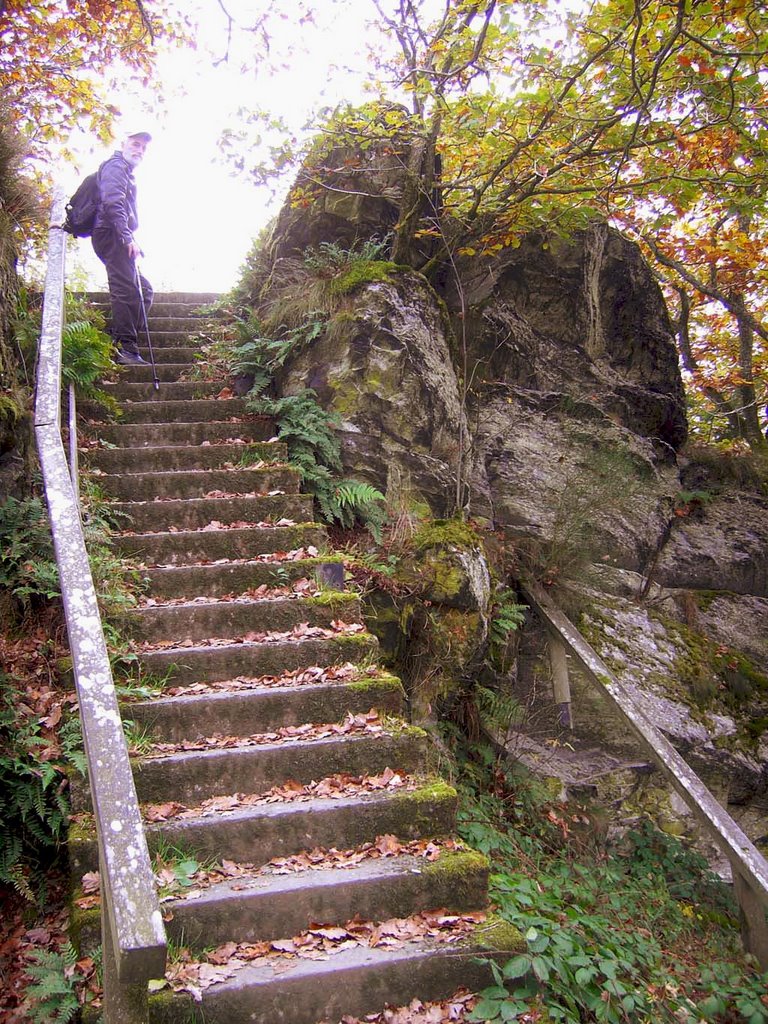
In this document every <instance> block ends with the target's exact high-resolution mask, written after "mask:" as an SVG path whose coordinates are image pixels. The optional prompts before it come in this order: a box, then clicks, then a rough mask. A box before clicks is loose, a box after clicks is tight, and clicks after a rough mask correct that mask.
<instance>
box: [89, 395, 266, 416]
mask: <svg viewBox="0 0 768 1024" xmlns="http://www.w3.org/2000/svg"><path fill="white" fill-rule="evenodd" d="M157 395H158V397H157V398H155V399H154V400H152V401H149V402H124V403H123V404H121V406H120V423H176V422H184V423H187V422H193V421H194V422H202V421H205V420H219V421H220V420H230V419H232V418H233V417H237V418H238V419H239V418H241V417H247V416H248V415H249V414H248V412H247V410H246V408H245V403H244V401H243V400H242V398H197V399H182V400H179V401H174V400H172V399H171V400H168V399H165V398H163V397H162V396H161V395H160V393H159V392H158V393H157ZM80 408H81V413H82V415H83V416H84V417H85V418H86V419H88V420H106V419H107V418H108V417H109V413H108V412H107V410H106V409H105V408H104V407H103V406H100V405H97V404H95V403H93V402H82V403H81V407H80Z"/></svg>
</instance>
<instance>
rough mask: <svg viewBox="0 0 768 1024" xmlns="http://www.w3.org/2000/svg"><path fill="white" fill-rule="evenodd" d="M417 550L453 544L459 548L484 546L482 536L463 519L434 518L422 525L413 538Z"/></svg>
mask: <svg viewBox="0 0 768 1024" xmlns="http://www.w3.org/2000/svg"><path fill="white" fill-rule="evenodd" d="M413 545H414V548H415V549H416V550H417V551H423V550H424V549H425V548H431V547H445V546H450V545H453V546H454V547H458V548H478V547H481V546H482V542H481V540H480V537H479V536H478V534H477V533H475V531H474V530H473V529H472V528H471V527H470V526H468V525H467V524H466V523H465V522H464V521H463V520H462V519H458V518H456V519H434V520H433V521H432V522H430V523H427V524H425V525H424V526H422V527H421V528H420V529H419V530H418V531H417V533H416V535H415V536H414V538H413Z"/></svg>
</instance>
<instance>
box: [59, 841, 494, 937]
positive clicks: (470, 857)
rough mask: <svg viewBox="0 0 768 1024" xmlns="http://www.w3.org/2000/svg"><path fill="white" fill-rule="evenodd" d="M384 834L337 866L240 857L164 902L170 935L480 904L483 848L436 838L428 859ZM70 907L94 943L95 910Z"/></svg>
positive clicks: (278, 930)
mask: <svg viewBox="0 0 768 1024" xmlns="http://www.w3.org/2000/svg"><path fill="white" fill-rule="evenodd" d="M387 838H388V837H387ZM382 839H383V841H382V842H381V843H380V847H381V848H382V849H384V850H387V853H386V854H385V855H382V856H380V857H378V856H371V853H373V854H377V853H378V850H377V849H376V846H374V847H373V849H371V847H367V846H364V847H362V848H360V849H359V850H352V851H350V853H351V856H350V858H349V862H348V863H347V864H345V865H344V866H343V867H341V868H339V867H322V866H321V864H322V861H321V863H320V864H318V865H313V866H312V868H309V867H307V868H306V869H304V870H295V871H292V872H291V873H290V874H288V873H281V868H280V867H279V865H276V866H275V867H272V866H271V865H265V866H264V867H263V868H262V869H261V870H257V869H255V868H254V867H253V866H251V868H250V870H249V868H248V866H247V865H238V870H237V873H236V874H234V875H233V877H231V878H225V879H223V880H221V881H216V882H212V883H211V884H210V885H206V886H201V885H198V884H194V883H193V885H192V887H191V889H190V891H189V898H187V896H186V894H185V893H181V894H179V895H178V896H176V897H173V898H170V899H166V900H164V902H163V910H164V911H165V917H166V929H167V932H168V936H169V938H170V939H171V941H173V942H174V943H175V944H176V945H177V946H182V945H183V946H185V947H186V948H188V949H191V950H200V949H204V948H208V949H210V948H211V947H212V946H214V945H217V944H223V943H225V942H238V943H241V942H264V941H271V940H275V939H282V938H286V937H287V936H292V935H297V934H299V933H300V932H304V931H306V930H307V929H309V928H311V927H313V926H316V924H317V922H322V923H323V924H324V925H326V926H327V925H331V926H341V925H343V924H344V923H345V922H347V921H349V920H350V919H352V918H353V917H355V916H357V917H358V918H359V919H361V920H365V921H386V920H389V919H392V918H405V917H408V916H410V915H412V914H414V913H417V912H418V911H422V910H430V909H433V908H436V907H440V908H443V910H444V911H446V912H447V913H462V912H467V911H476V910H478V909H481V908H483V907H484V906H485V904H486V901H487V882H488V860H487V858H485V857H483V855H482V854H478V853H475V852H472V851H469V850H466V849H463V848H462V847H461V846H458V845H457V844H455V843H448V844H446V845H445V846H444V847H443V849H440V844H439V842H435V843H434V844H433V847H434V850H435V853H431V854H430V859H428V858H427V857H425V856H418V855H415V854H413V853H399V854H392V853H390V852H388V843H387V841H386V839H385V838H384V837H382ZM377 843H378V840H377ZM406 849H407V848H406ZM355 856H357V857H358V858H359V859H358V860H355ZM331 860H332V858H329V861H331ZM283 870H284V869H283ZM74 914H75V928H76V929H77V930H79V931H80V932H81V941H83V942H84V944H85V946H86V947H87V948H90V947H96V946H98V945H99V944H100V942H101V930H100V928H98V927H94V925H95V924H96V923H97V922H96V921H95V920H94V916H93V915H84V914H78V912H77V910H76V909H75V911H74ZM84 926H85V927H86V928H87V929H88V932H87V934H86V935H83V934H82V930H83V927H84Z"/></svg>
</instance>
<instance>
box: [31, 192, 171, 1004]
mask: <svg viewBox="0 0 768 1024" xmlns="http://www.w3.org/2000/svg"><path fill="white" fill-rule="evenodd" d="M63 214H64V203H63V200H62V199H61V197H59V198H57V200H56V201H55V202H54V208H53V212H52V216H51V228H50V232H49V247H48V269H47V273H46V280H45V298H44V302H43V324H42V331H41V337H40V352H39V359H38V370H37V394H36V398H35V436H36V439H37V448H38V453H39V456H40V466H41V468H42V473H43V484H44V490H45V499H46V502H47V504H48V514H49V518H50V522H51V533H52V536H53V544H54V549H55V552H56V564H57V566H58V570H59V582H60V585H61V595H62V602H63V604H64V614H65V618H66V622H67V634H68V637H69V647H70V651H71V654H72V665H73V670H74V677H75V687H76V689H77V698H78V705H79V709H80V719H81V722H82V727H83V744H84V747H85V754H86V759H87V762H88V775H89V781H90V786H91V797H92V802H93V810H94V818H95V821H96V832H97V838H98V846H99V868H100V872H101V882H102V888H101V892H102V899H101V908H102V910H101V912H102V934H103V937H104V961H105V964H104V1014H103V1019H104V1022H105V1024H146V1022H147V1021H148V1015H149V1010H148V995H147V992H148V986H147V983H148V981H149V980H150V979H151V978H158V977H162V976H163V974H164V972H165V956H166V938H165V928H164V925H163V920H162V915H161V914H160V908H159V903H158V899H157V893H156V892H155V884H154V876H153V873H152V865H151V863H150V859H149V852H148V850H147V843H146V837H145V835H144V826H143V823H142V820H141V815H140V813H139V805H138V800H137V798H136V788H135V786H134V782H133V775H132V773H131V766H130V762H129V759H128V749H127V747H126V744H125V736H124V734H123V728H122V721H121V718H120V711H119V708H118V704H117V696H116V694H115V685H114V682H113V679H112V670H111V667H110V663H109V656H108V653H107V647H106V643H105V640H104V632H103V629H102V625H101V616H100V614H99V607H98V602H97V599H96V591H95V589H94V585H93V578H92V576H91V569H90V564H89V561H88V553H87V551H86V548H85V541H84V538H83V531H82V526H81V523H80V512H79V508H78V501H77V497H76V494H75V490H74V488H73V485H72V478H71V476H70V469H69V466H68V465H67V459H66V455H65V452H64V445H63V442H62V437H61V335H62V327H63V314H64V258H65V253H66V240H65V238H64V232H63V231H62V230H61V227H60V225H61V224H62V222H63V219H64V218H63Z"/></svg>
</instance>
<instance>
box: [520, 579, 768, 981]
mask: <svg viewBox="0 0 768 1024" xmlns="http://www.w3.org/2000/svg"><path fill="white" fill-rule="evenodd" d="M523 591H524V593H525V596H526V599H527V600H528V601H529V602H530V604H531V607H532V608H533V610H534V611H535V612H536V613H537V614H538V615H539V616H540V617H541V619H542V620H543V622H544V624H545V625H546V627H547V629H548V631H549V633H550V636H551V637H552V638H553V639H554V641H555V644H563V645H564V647H565V649H566V651H567V652H568V653H569V654H570V655H571V657H572V658H573V659H574V660H575V662H576V663H577V664H578V666H579V668H580V669H581V671H582V672H583V674H584V676H585V677H586V679H587V680H588V681H589V682H590V683H592V684H594V685H595V686H596V687H599V689H600V691H601V692H602V693H603V694H605V697H606V699H607V700H609V701H610V702H611V704H612V705H613V706H614V708H615V709H616V710H617V711H618V712H619V714H620V716H621V718H622V719H623V720H624V722H626V723H627V724H628V725H629V726H630V728H631V730H632V732H633V733H634V734H635V736H637V737H638V738H639V739H640V741H641V742H642V745H643V746H644V747H645V749H646V750H647V751H648V753H649V754H650V755H651V758H652V759H653V761H654V762H655V763H656V765H657V766H658V767H659V768H660V769H661V771H662V772H663V773H664V775H665V776H666V778H667V779H668V781H669V782H670V783H671V784H672V786H673V787H674V789H675V790H676V791H677V793H679V794H680V796H681V797H682V798H683V800H684V801H685V803H686V804H687V805H688V807H689V808H690V810H691V812H692V814H693V815H694V816H695V818H696V819H697V820H698V822H699V823H700V824H701V825H702V826H703V827H704V828H705V830H706V831H707V832H708V834H709V836H710V837H711V838H712V839H713V840H714V842H715V843H716V844H717V846H718V848H719V849H720V850H721V851H722V853H723V854H724V856H725V857H727V859H728V862H729V864H730V866H731V871H732V873H733V886H734V892H735V895H736V898H737V900H738V903H739V910H740V913H741V931H742V939H743V941H744V946H745V948H746V949H747V951H748V952H750V953H752V954H753V955H754V956H755V957H756V958H757V960H758V962H759V963H760V966H761V968H762V969H763V970H768V923H767V922H766V912H767V911H768V861H766V860H765V858H764V857H763V855H762V854H761V853H760V851H759V850H758V849H757V848H756V847H755V846H754V845H753V843H752V842H751V841H750V840H749V838H748V837H747V836H746V835H745V834H744V833H743V832H742V830H741V829H740V828H739V826H738V825H737V824H736V822H735V821H734V820H733V818H731V816H730V815H729V814H728V813H727V812H726V811H725V810H724V809H723V807H722V806H721V805H720V804H719V803H718V801H717V800H716V799H715V797H714V796H713V795H712V793H710V791H709V790H708V789H707V787H706V786H705V785H704V783H703V782H702V781H701V779H700V778H699V777H698V775H696V773H695V772H694V771H693V769H692V768H691V767H690V766H689V765H688V763H687V762H686V761H685V760H684V759H683V758H682V757H681V756H680V754H678V752H677V751H676V750H675V748H674V747H673V746H672V744H671V743H670V742H669V740H668V739H667V738H666V737H665V736H663V735H662V734H661V733H660V732H659V730H658V729H657V728H656V727H655V726H654V725H653V724H652V723H651V722H650V720H649V719H648V718H647V717H646V716H645V715H644V714H643V711H642V709H641V708H639V707H638V706H637V704H636V703H635V701H634V700H633V698H632V696H631V695H630V694H629V693H628V692H627V690H625V689H624V687H623V686H622V685H621V682H620V681H619V680H618V679H617V678H616V676H615V675H614V674H613V673H612V672H611V670H610V669H609V668H608V667H607V665H606V664H605V662H603V661H602V660H601V658H600V657H599V655H598V654H597V653H596V651H594V650H593V648H592V647H590V645H589V644H588V643H587V641H586V640H585V639H584V637H583V636H582V635H581V633H579V631H578V630H577V629H576V627H575V626H574V625H573V623H572V622H571V621H570V620H569V619H567V618H566V616H565V615H563V613H562V612H561V611H560V610H559V609H558V608H557V607H556V605H555V604H554V602H553V601H552V599H551V598H550V597H549V595H548V594H547V593H546V592H545V591H544V590H543V589H542V587H540V586H539V585H538V584H535V583H532V582H526V583H525V584H524V586H523ZM561 686H562V680H561ZM558 703H560V704H564V703H568V704H570V697H569V696H566V695H565V694H563V693H562V690H561V693H560V696H559V698H558Z"/></svg>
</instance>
